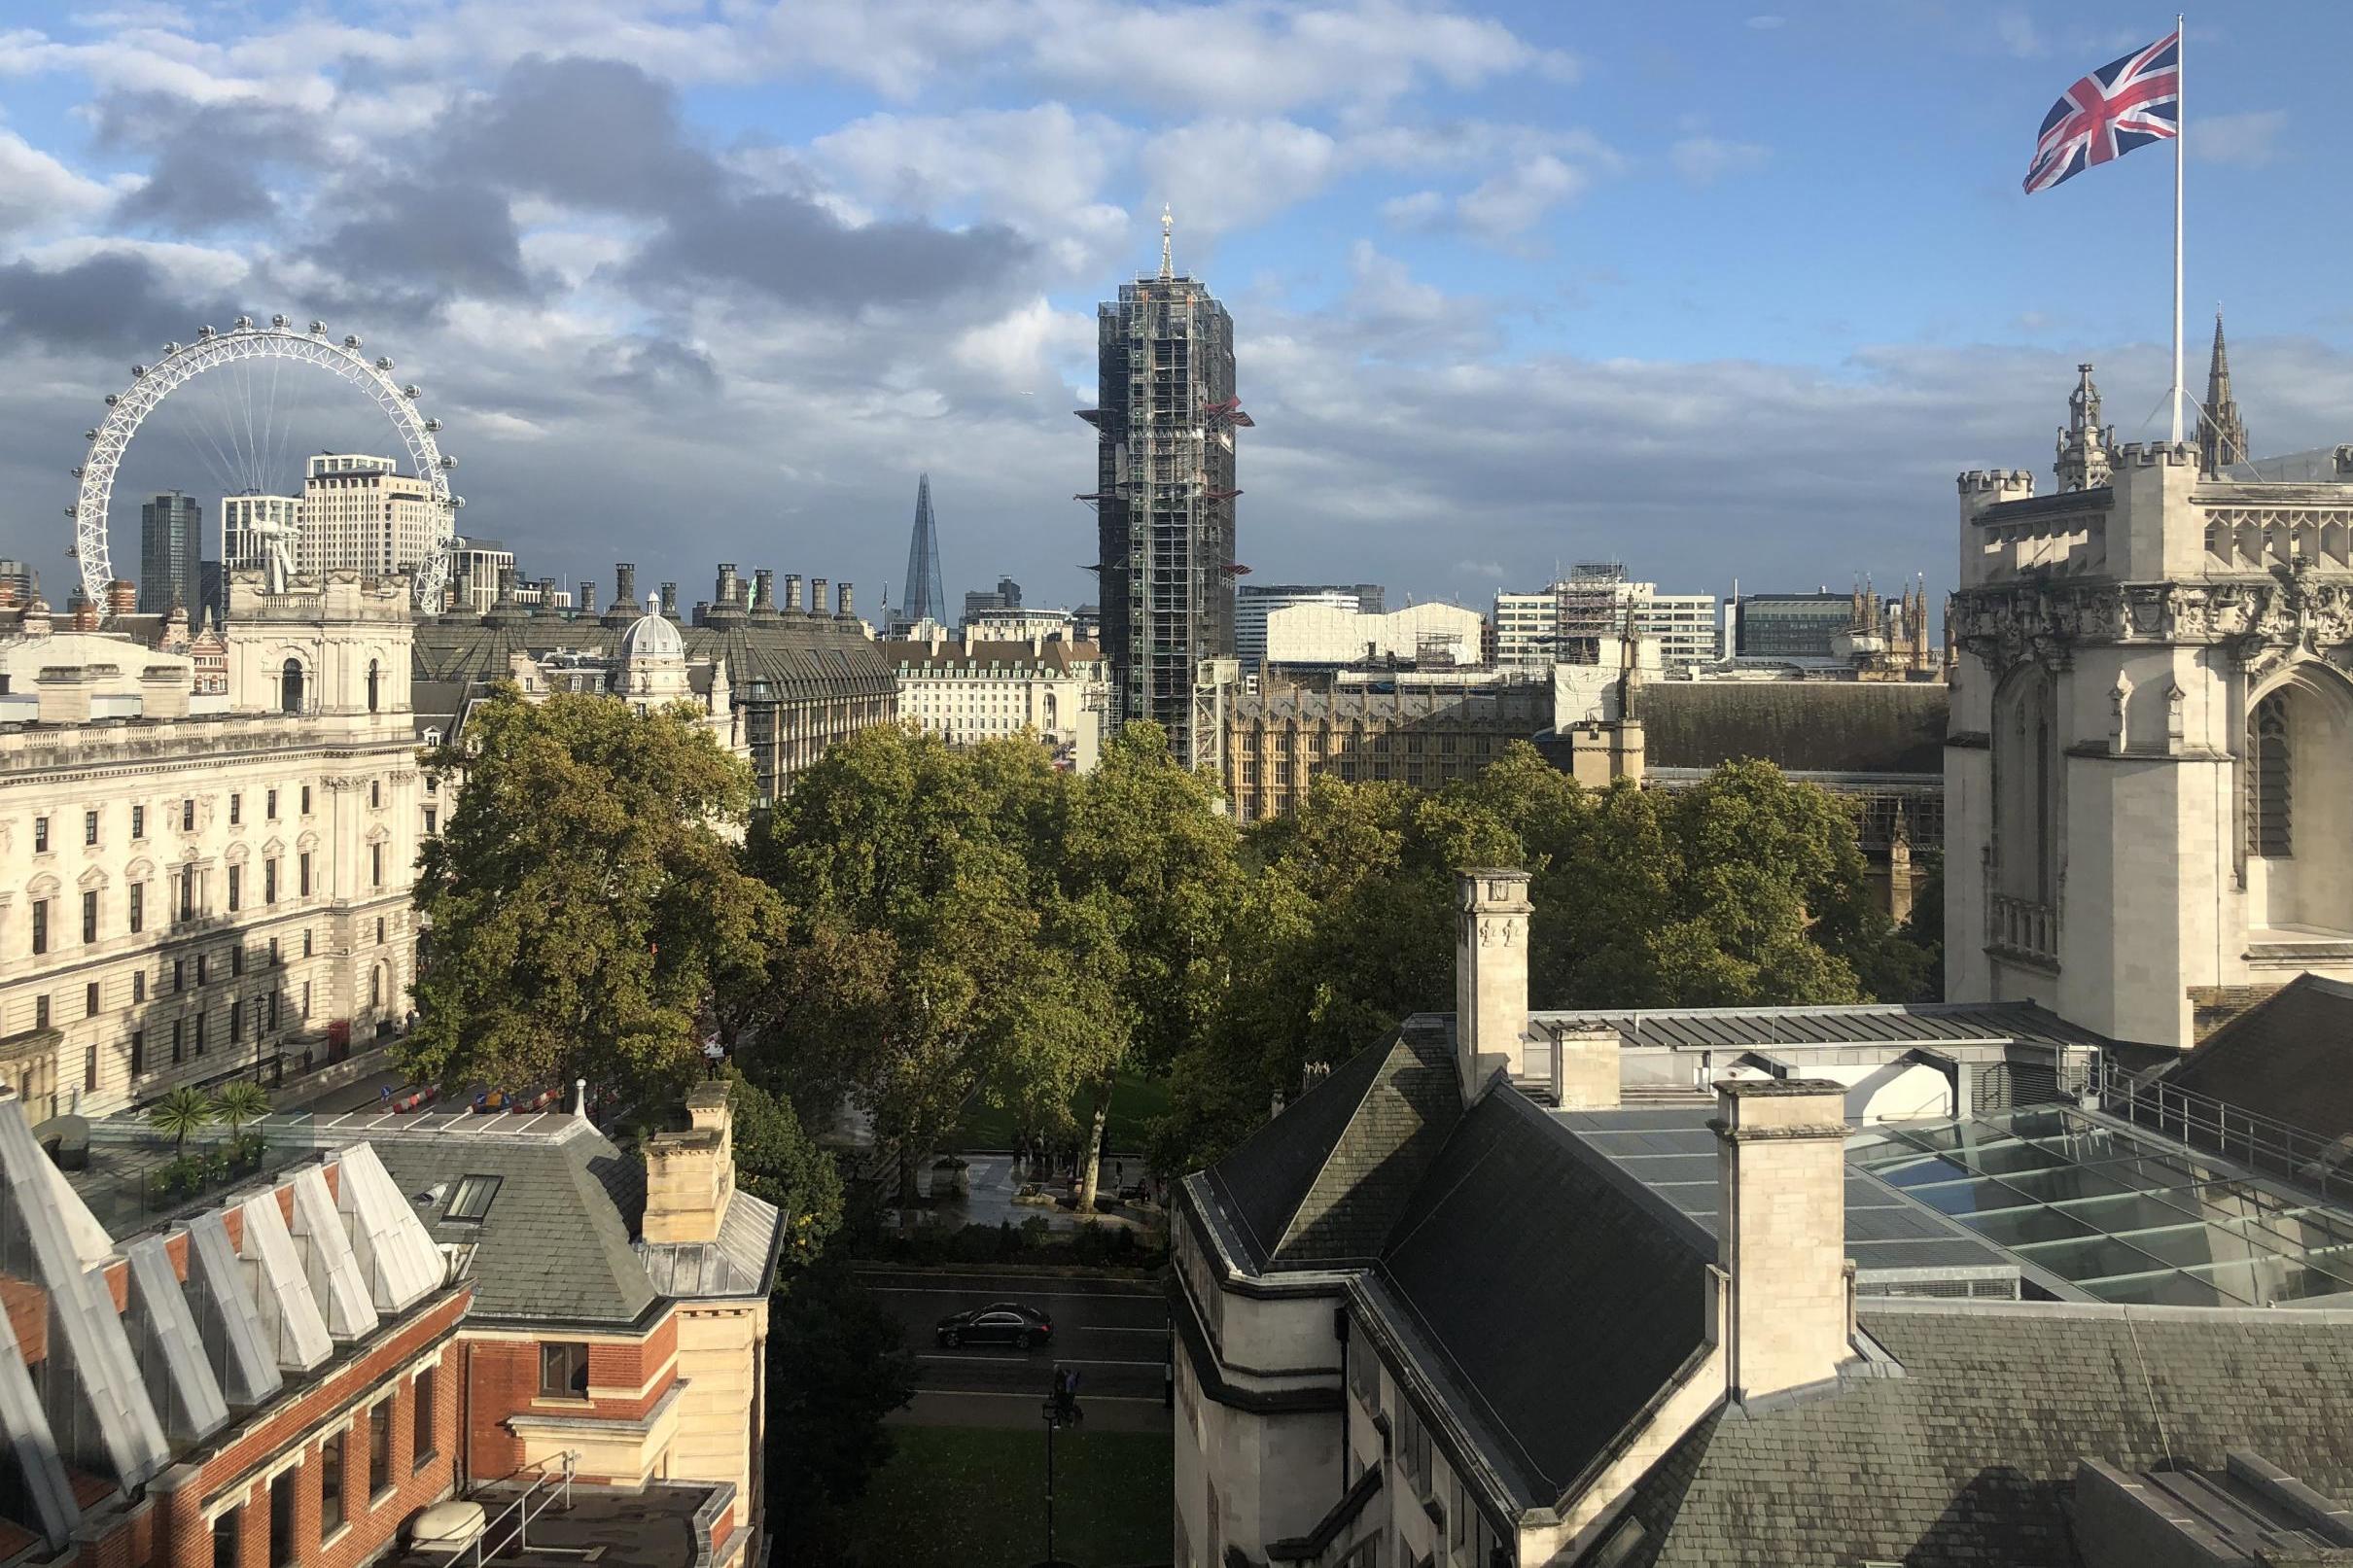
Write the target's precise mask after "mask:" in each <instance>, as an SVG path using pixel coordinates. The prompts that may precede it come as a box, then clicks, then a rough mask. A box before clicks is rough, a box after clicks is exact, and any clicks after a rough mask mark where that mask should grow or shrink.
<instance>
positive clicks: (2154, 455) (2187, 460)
mask: <svg viewBox="0 0 2353 1568" xmlns="http://www.w3.org/2000/svg"><path fill="white" fill-rule="evenodd" d="M2116 466H2117V467H2118V468H2120V469H2156V468H2176V469H2195V468H2196V467H2197V448H2196V447H2195V446H2193V445H2191V444H2190V443H2189V442H2188V441H2126V442H2125V444H2124V445H2122V446H2120V447H2118V448H2117V449H2116Z"/></svg>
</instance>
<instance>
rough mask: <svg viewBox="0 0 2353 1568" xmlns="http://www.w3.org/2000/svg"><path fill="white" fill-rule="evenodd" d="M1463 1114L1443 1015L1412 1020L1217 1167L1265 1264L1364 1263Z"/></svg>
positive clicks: (1214, 1176)
mask: <svg viewBox="0 0 2353 1568" xmlns="http://www.w3.org/2000/svg"><path fill="white" fill-rule="evenodd" d="M1460 1113H1461V1094H1460V1091H1459V1089H1458V1088H1457V1084H1456V1080H1455V1063H1454V1048H1453V1044H1452V1038H1451V1033H1450V1030H1449V1028H1448V1027H1447V1025H1446V1024H1445V1022H1444V1021H1442V1020H1435V1019H1430V1018H1414V1019H1408V1020H1407V1021H1406V1022H1405V1023H1404V1024H1403V1025H1402V1026H1400V1027H1399V1028H1397V1030H1396V1031H1395V1032H1394V1033H1392V1034H1390V1035H1389V1037H1388V1038H1387V1039H1386V1040H1383V1041H1382V1042H1381V1043H1380V1044H1379V1045H1376V1046H1373V1047H1371V1048H1369V1049H1367V1050H1363V1051H1359V1052H1357V1053H1356V1054H1355V1055H1354V1056H1352V1057H1351V1058H1349V1059H1348V1060H1347V1061H1346V1062H1344V1063H1341V1064H1340V1065H1339V1066H1338V1067H1336V1068H1334V1069H1333V1070H1332V1072H1331V1074H1330V1075H1329V1076H1328V1077H1326V1078H1325V1079H1324V1080H1323V1081H1322V1082H1321V1083H1319V1084H1317V1085H1316V1086H1315V1087H1314V1088H1313V1089H1310V1090H1309V1091H1308V1092H1307V1093H1306V1094H1304V1095H1302V1096H1300V1097H1299V1098H1297V1099H1296V1100H1294V1101H1292V1102H1291V1104H1290V1105H1289V1106H1287V1107H1285V1109H1284V1111H1283V1113H1282V1116H1280V1117H1278V1118H1276V1119H1275V1120H1273V1121H1270V1122H1268V1123H1267V1124H1266V1125H1265V1126H1264V1127H1261V1128H1260V1129H1259V1130H1258V1131H1257V1132H1253V1133H1251V1134H1250V1136H1249V1137H1247V1138H1246V1139H1245V1140H1244V1141H1243V1142H1242V1143H1241V1144H1240V1145H1239V1146H1238V1147H1237V1148H1235V1149H1234V1151H1233V1152H1232V1153H1231V1154H1228V1155H1227V1156H1226V1157H1225V1158H1224V1159H1223V1160H1220V1161H1218V1162H1217V1164H1215V1165H1213V1166H1212V1167H1210V1168H1209V1170H1208V1171H1207V1172H1206V1175H1207V1177H1208V1179H1209V1182H1210V1184H1211V1185H1212V1188H1214V1189H1215V1191H1216V1193H1217V1196H1218V1198H1219V1199H1220V1200H1221V1202H1223V1204H1224V1207H1225V1209H1226V1211H1227V1213H1228V1214H1230V1215H1231V1216H1232V1217H1233V1218H1234V1219H1236V1220H1237V1221H1239V1222H1240V1224H1239V1232H1240V1239H1241V1240H1242V1241H1243V1242H1244V1243H1245V1244H1246V1245H1247V1247H1248V1248H1249V1250H1250V1252H1251V1255H1252V1256H1251V1260H1250V1261H1251V1262H1252V1264H1254V1265H1255V1266H1257V1267H1260V1268H1283V1267H1293V1268H1296V1267H1304V1266H1310V1265H1316V1264H1328V1263H1337V1262H1342V1261H1347V1260H1355V1261H1359V1262H1361V1261H1364V1260H1367V1259H1370V1258H1371V1257H1373V1256H1374V1255H1375V1254H1376V1253H1377V1252H1378V1251H1379V1249H1380V1245H1381V1240H1382V1237H1385V1236H1386V1235H1387V1233H1388V1229H1389V1226H1390V1224H1391V1223H1392V1222H1393V1221H1394V1220H1395V1218H1396V1216H1397V1214H1398V1212H1399V1211H1400V1210H1401V1209H1402V1208H1403V1207H1404V1205H1405V1202H1406V1200H1407V1199H1409V1198H1410V1197H1412V1196H1413V1193H1414V1189H1415V1188H1416V1187H1417V1186H1418V1185H1419V1184H1420V1182H1421V1180H1422V1174H1423V1172H1425V1171H1426V1170H1427V1169H1428V1168H1429V1166H1430V1162H1431V1161H1432V1160H1433V1159H1434V1158H1435V1157H1436V1155H1437V1152H1438V1148H1439V1146H1440V1144H1442V1143H1443V1142H1444V1141H1445V1138H1446V1134H1447V1132H1448V1130H1449V1129H1450V1128H1452V1127H1453V1125H1454V1123H1455V1120H1456V1118H1457V1116H1458V1115H1459V1114H1460Z"/></svg>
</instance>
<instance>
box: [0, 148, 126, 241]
mask: <svg viewBox="0 0 2353 1568" xmlns="http://www.w3.org/2000/svg"><path fill="white" fill-rule="evenodd" d="M119 193H120V188H114V187H109V186H105V185H101V184H100V183H99V182H97V181H95V180H91V179H87V178H85V177H83V176H82V175H79V174H76V173H75V172H74V171H73V170H71V169H69V168H67V167H66V166H65V165H64V164H62V163H60V162H58V161H57V160H56V159H55V158H53V157H51V156H50V155H49V154H47V153H44V152H42V151H41V150H40V149H39V148H36V147H34V146H32V145H31V144H30V143H28V142H26V141H25V139H24V138H23V137H21V136H19V135H18V134H17V133H16V132H14V131H9V130H0V238H8V237H11V236H21V235H23V234H26V233H28V232H38V231H49V230H54V229H61V228H64V227H68V226H72V225H74V224H76V223H79V222H81V221H84V220H86V219H88V218H90V217H91V216H93V215H94V214H96V213H98V212H100V211H103V210H104V209H105V207H106V206H107V205H108V204H109V203H111V202H112V201H113V200H114V199H115V197H116V195H117V194H119Z"/></svg>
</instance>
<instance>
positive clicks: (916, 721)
mask: <svg viewBox="0 0 2353 1568" xmlns="http://www.w3.org/2000/svg"><path fill="white" fill-rule="evenodd" d="M875 648H876V650H877V651H878V652H880V653H881V655H882V656H883V659H884V660H885V661H886V662H887V663H889V664H890V666H891V667H892V670H893V671H894V672H895V673H896V677H897V679H898V713H899V716H900V717H902V718H904V719H905V720H907V721H908V722H909V723H911V724H913V725H915V726H916V727H917V728H919V729H921V730H923V731H924V732H925V733H926V734H931V735H937V736H939V737H940V738H941V739H942V740H945V741H947V742H948V743H949V744H950V745H958V744H964V743H968V742H972V741H985V740H992V739H1001V738H1003V737H1006V736H1012V735H1019V734H1022V733H1023V732H1024V731H1028V732H1031V733H1034V734H1036V736H1037V738H1038V739H1039V740H1040V741H1042V742H1043V743H1044V744H1045V745H1046V746H1048V747H1049V748H1051V749H1052V750H1053V752H1054V755H1055V759H1056V760H1057V761H1058V762H1059V763H1061V764H1062V765H1063V766H1065V767H1069V768H1072V769H1075V770H1076V771H1078V772H1080V773H1086V772H1089V771H1091V770H1092V769H1093V768H1094V766H1095V762H1096V758H1097V757H1098V756H1099V755H1100V754H1101V752H1102V747H1103V718H1104V712H1105V709H1106V705H1107V698H1108V690H1107V687H1106V684H1105V676H1104V662H1103V650H1102V649H1101V648H1099V647H1097V646H1096V645H1094V644H1092V643H1074V642H1068V641H1065V640H1064V639H1062V638H1059V637H1054V638H1048V637H1043V636H1032V637H1027V638H1023V639H1019V640H1004V641H992V640H988V639H985V638H982V637H980V636H978V635H976V634H975V632H974V631H973V629H972V628H970V627H968V626H967V627H966V629H965V635H964V636H963V637H962V638H951V637H949V636H947V635H946V634H945V633H942V632H935V633H934V634H933V635H932V636H931V638H930V639H929V640H928V641H924V642H885V643H878V644H876V645H875Z"/></svg>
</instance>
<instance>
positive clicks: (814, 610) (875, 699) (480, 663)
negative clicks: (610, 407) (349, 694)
mask: <svg viewBox="0 0 2353 1568" xmlns="http://www.w3.org/2000/svg"><path fill="white" fill-rule="evenodd" d="M614 575H615V595H614V599H613V602H612V603H611V604H609V605H607V606H606V607H605V610H604V612H603V613H602V614H601V615H595V616H592V615H590V614H587V613H585V612H579V613H572V612H567V611H563V610H557V609H556V608H554V607H552V606H541V607H536V608H535V607H526V606H524V605H523V604H521V603H520V602H519V601H518V600H517V598H516V596H515V589H514V586H513V580H512V574H511V573H509V574H508V575H507V577H506V579H505V581H504V583H503V585H502V587H501V589H500V597H499V600H498V602H496V603H494V604H493V605H492V606H491V608H490V610H489V612H488V613H486V614H483V615H478V616H477V615H468V614H450V615H442V616H439V617H437V618H435V619H433V620H429V621H425V622H422V623H420V625H419V626H418V628H417V636H416V681H417V686H418V690H419V693H420V702H421V706H422V709H423V711H426V712H429V713H433V714H457V713H458V712H459V711H460V710H461V709H462V708H463V706H464V704H465V703H466V701H467V700H468V694H469V693H474V692H480V691H486V690H487V689H488V688H489V686H490V685H491V684H492V683H494V682H496V681H498V680H501V679H507V678H508V676H509V673H510V672H511V671H513V670H514V669H515V668H516V666H515V664H514V660H515V658H516V656H517V655H522V656H524V657H526V658H528V659H530V660H532V661H534V662H536V661H537V659H538V656H539V654H540V653H542V652H545V651H548V650H552V649H558V648H560V649H565V650H567V651H569V652H572V653H574V654H579V655H583V656H586V657H588V658H591V659H601V660H604V661H608V662H611V661H621V660H622V658H623V647H622V645H623V643H624V642H625V641H626V640H627V639H628V638H629V637H630V636H631V634H632V629H633V628H635V627H637V626H638V625H639V623H640V622H641V621H643V620H644V619H645V618H646V617H647V614H648V612H649V610H651V609H653V608H655V604H656V602H655V601H651V600H649V601H647V602H640V601H639V599H638V598H637V568H636V567H635V566H634V565H632V564H630V563H628V562H625V561H624V562H620V563H618V564H616V565H615V568H614ZM784 590H785V591H784V599H783V602H782V603H781V604H780V603H779V602H778V599H777V594H776V574H774V573H773V572H770V571H767V570H766V569H764V568H763V569H761V570H760V571H758V572H756V573H755V574H754V575H753V577H752V579H751V580H750V581H746V580H745V579H744V578H743V577H742V576H740V575H738V574H737V572H736V569H735V567H734V566H733V565H732V564H726V563H722V564H721V565H720V569H719V579H718V591H717V592H716V594H715V595H714V597H713V598H711V599H709V600H706V601H704V602H703V603H701V604H698V605H697V606H695V610H694V615H693V617H692V619H691V621H687V622H682V618H681V617H680V615H679V613H678V605H677V601H676V597H675V593H674V592H673V591H672V585H670V584H664V591H663V595H662V598H661V599H660V601H658V609H659V614H660V618H661V619H663V620H665V621H667V622H668V623H669V624H670V625H671V627H672V629H673V630H674V631H676V633H677V634H678V639H679V653H678V656H679V657H680V658H681V659H682V660H683V661H684V662H685V665H686V666H687V667H689V669H700V670H702V671H704V672H705V676H704V677H703V678H700V684H701V686H702V687H706V688H707V686H708V684H709V680H708V675H709V674H710V673H712V672H720V671H723V672H724V675H725V678H726V690H727V702H728V706H729V707H730V708H731V710H732V711H733V714H734V715H735V723H734V724H733V725H731V726H730V729H729V737H730V740H729V744H730V745H731V746H740V747H741V748H742V749H743V751H744V752H745V754H747V755H749V757H750V758H751V762H752V771H753V779H754V785H755V791H756V793H757V798H758V799H759V800H760V801H762V802H768V801H774V800H777V799H781V798H782V797H783V796H784V795H786V794H788V793H790V791H791V787H792V781H793V779H794V778H795V777H796V776H797V775H798V774H799V773H800V771H801V770H802V769H804V768H806V767H808V766H809V765H810V764H812V763H814V762H815V761H816V760H817V759H818V758H819V757H821V756H823V755H825V749H826V748H827V747H829V746H831V745H832V744H833V743H834V742H835V741H837V740H840V739H842V738H843V737H845V736H848V735H853V734H856V733H857V732H858V731H860V730H862V729H867V728H870V727H872V726H873V725H876V724H888V723H891V722H893V721H894V720H895V719H896V717H897V715H898V696H897V691H898V688H897V684H896V680H895V679H894V678H893V673H892V670H891V667H890V666H889V664H887V663H886V662H885V661H884V660H883V658H882V656H881V655H880V654H879V653H877V652H876V651H875V646H874V644H873V642H872V641H871V640H870V639H868V638H867V636H866V635H865V632H864V629H863V628H862V627H861V626H860V623H859V620H858V616H857V612H856V610H855V609H854V607H853V602H852V595H851V585H850V584H849V583H846V582H845V583H843V584H841V603H840V609H839V610H835V609H834V608H833V605H832V604H831V602H830V595H829V593H828V590H827V585H826V582H825V578H823V577H817V578H814V579H812V581H811V583H810V608H808V609H803V608H802V604H801V579H800V577H799V576H797V575H788V576H787V577H786V578H785V579H784ZM646 635H647V636H648V637H650V636H651V633H650V629H649V632H648V633H647V634H646ZM649 646H650V644H649ZM701 694H702V695H703V696H705V697H707V691H703V692H702V693H701Z"/></svg>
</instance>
